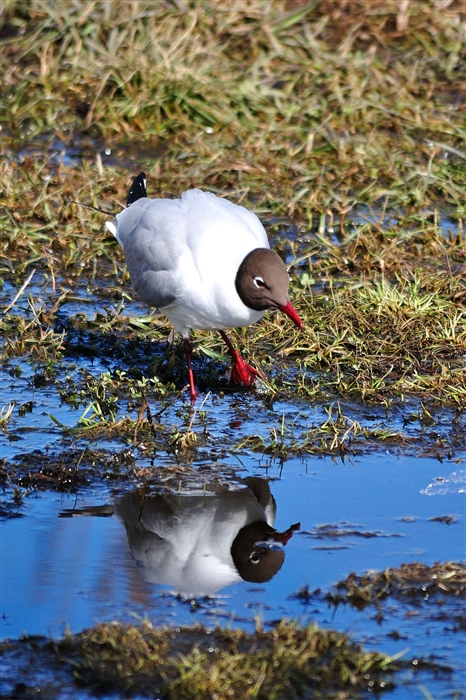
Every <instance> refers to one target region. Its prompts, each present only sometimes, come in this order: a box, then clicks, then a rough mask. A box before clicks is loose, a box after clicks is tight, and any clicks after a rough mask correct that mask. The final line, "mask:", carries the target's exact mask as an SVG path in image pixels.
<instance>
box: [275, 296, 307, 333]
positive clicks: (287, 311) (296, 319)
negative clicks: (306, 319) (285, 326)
mask: <svg viewBox="0 0 466 700" xmlns="http://www.w3.org/2000/svg"><path fill="white" fill-rule="evenodd" d="M278 308H279V309H280V311H283V313H284V314H286V315H287V316H288V317H289V318H291V320H292V321H293V323H295V324H296V325H297V326H298V328H299V329H300V330H302V329H303V322H302V321H301V319H300V318H299V316H298V314H297V313H296V311H295V309H294V308H293V306H292V305H291V302H288V303H287V304H286V306H279V307H278Z"/></svg>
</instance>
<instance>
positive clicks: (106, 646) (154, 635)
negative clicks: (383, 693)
mask: <svg viewBox="0 0 466 700" xmlns="http://www.w3.org/2000/svg"><path fill="white" fill-rule="evenodd" d="M57 652H58V654H59V655H60V656H61V657H62V658H63V659H64V660H68V661H70V662H71V663H72V665H73V673H74V675H75V677H76V679H77V680H79V681H80V682H81V683H82V684H84V685H86V686H88V685H90V686H92V687H93V688H94V689H98V690H104V689H107V690H108V689H113V690H116V689H118V690H122V691H124V692H130V693H141V694H150V695H154V693H156V694H158V693H160V694H162V695H163V697H164V698H166V699H167V700H180V699H181V698H183V699H185V700H189V699H193V700H194V699H196V700H199V699H202V698H206V699H207V698H209V699H210V698H214V697H215V698H218V700H227V699H229V698H238V697H248V698H258V699H264V700H265V699H267V700H271V699H273V698H306V697H309V693H310V692H313V691H314V692H318V694H319V695H322V696H325V697H327V698H337V697H341V692H343V691H344V692H345V693H347V694H349V695H350V696H351V695H352V694H353V692H354V693H357V692H360V691H361V690H364V689H371V690H374V689H383V688H384V687H386V686H387V681H386V680H385V678H386V675H387V672H388V671H389V670H393V668H394V665H393V662H392V660H391V659H390V658H388V657H387V656H385V655H383V654H379V653H375V652H368V651H365V650H363V649H362V648H361V647H360V646H359V645H356V644H354V643H352V642H350V640H349V638H348V637H347V636H346V635H344V634H340V633H338V632H334V631H331V630H322V629H319V628H318V627H317V626H316V625H310V626H308V627H301V626H299V625H297V624H295V623H293V622H290V621H282V622H280V623H279V624H278V625H277V627H276V628H275V629H273V630H271V631H268V632H266V631H263V630H257V631H256V632H255V634H253V635H249V634H248V633H246V632H244V631H239V630H230V629H224V628H216V629H215V630H213V631H209V630H207V629H205V628H204V627H195V628H182V629H179V628H177V629H173V628H172V629H154V628H153V627H152V626H151V625H150V624H148V623H145V624H142V625H140V626H133V625H121V624H101V625H98V626H97V627H95V628H93V629H91V630H89V631H86V632H84V633H82V634H78V635H76V636H69V637H67V638H65V639H64V640H63V641H61V642H60V643H59V644H58V645H57ZM347 696H348V695H347Z"/></svg>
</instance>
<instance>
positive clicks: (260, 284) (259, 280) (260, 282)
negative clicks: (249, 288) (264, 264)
mask: <svg viewBox="0 0 466 700" xmlns="http://www.w3.org/2000/svg"><path fill="white" fill-rule="evenodd" d="M254 284H255V285H256V287H257V288H258V289H261V288H262V287H265V282H264V280H263V279H262V277H254Z"/></svg>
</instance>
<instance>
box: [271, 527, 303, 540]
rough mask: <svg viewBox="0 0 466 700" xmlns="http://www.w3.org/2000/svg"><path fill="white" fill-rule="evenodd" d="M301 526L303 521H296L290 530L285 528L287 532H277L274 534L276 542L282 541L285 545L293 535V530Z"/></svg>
mask: <svg viewBox="0 0 466 700" xmlns="http://www.w3.org/2000/svg"><path fill="white" fill-rule="evenodd" d="M300 528H301V523H295V524H294V525H290V527H289V528H288V530H285V532H276V533H275V534H274V536H273V539H274V540H275V542H281V544H283V545H285V544H286V543H287V542H288V541H289V540H291V538H292V537H293V532H296V530H299V529H300Z"/></svg>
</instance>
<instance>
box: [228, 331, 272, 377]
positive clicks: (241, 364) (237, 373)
mask: <svg viewBox="0 0 466 700" xmlns="http://www.w3.org/2000/svg"><path fill="white" fill-rule="evenodd" d="M219 332H220V335H221V336H222V338H223V340H224V341H225V343H226V344H227V346H228V350H229V352H230V355H231V374H230V382H231V383H232V384H243V385H244V386H251V384H254V382H255V381H256V379H257V377H261V376H262V375H261V374H260V372H258V371H257V370H256V369H254V367H251V365H248V363H247V362H245V361H244V360H243V358H242V357H241V355H240V354H239V352H238V350H235V348H234V347H233V345H232V343H231V341H230V340H229V338H228V337H227V335H226V333H225V332H224V331H219Z"/></svg>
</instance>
